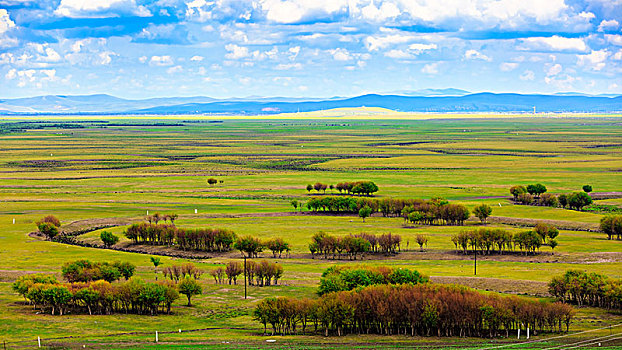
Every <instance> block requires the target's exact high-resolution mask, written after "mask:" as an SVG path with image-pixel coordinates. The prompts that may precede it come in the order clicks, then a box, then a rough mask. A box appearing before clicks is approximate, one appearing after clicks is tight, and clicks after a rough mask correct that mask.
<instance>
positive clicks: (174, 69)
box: [166, 66, 184, 74]
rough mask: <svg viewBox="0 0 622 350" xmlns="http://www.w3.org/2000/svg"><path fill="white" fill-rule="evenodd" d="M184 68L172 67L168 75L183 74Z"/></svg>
mask: <svg viewBox="0 0 622 350" xmlns="http://www.w3.org/2000/svg"><path fill="white" fill-rule="evenodd" d="M183 70H184V69H183V68H182V67H181V66H175V67H171V68H169V69H167V70H166V73H168V74H175V73H181V72H183Z"/></svg>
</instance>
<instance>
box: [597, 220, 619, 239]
mask: <svg viewBox="0 0 622 350" xmlns="http://www.w3.org/2000/svg"><path fill="white" fill-rule="evenodd" d="M600 230H601V231H603V232H604V233H605V234H606V235H607V239H609V240H611V239H613V237H614V236H615V237H616V238H617V239H618V240H622V215H607V216H605V217H603V218H602V219H600Z"/></svg>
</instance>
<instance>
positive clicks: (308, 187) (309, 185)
mask: <svg viewBox="0 0 622 350" xmlns="http://www.w3.org/2000/svg"><path fill="white" fill-rule="evenodd" d="M311 190H313V185H311V184H308V185H307V192H311Z"/></svg>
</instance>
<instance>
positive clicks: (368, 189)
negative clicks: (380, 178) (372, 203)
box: [307, 181, 378, 196]
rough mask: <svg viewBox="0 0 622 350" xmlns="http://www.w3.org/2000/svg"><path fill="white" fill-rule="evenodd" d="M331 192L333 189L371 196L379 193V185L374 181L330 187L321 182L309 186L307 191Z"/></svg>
mask: <svg viewBox="0 0 622 350" xmlns="http://www.w3.org/2000/svg"><path fill="white" fill-rule="evenodd" d="M329 188H330V190H331V192H332V191H333V189H336V190H337V191H339V193H347V194H358V195H363V194H364V195H366V196H369V195H371V194H372V193H375V192H378V185H376V184H375V183H374V182H373V181H355V182H339V183H338V184H337V185H329V184H325V183H321V182H316V183H315V184H314V185H311V184H308V185H307V191H308V192H311V191H312V190H316V191H317V192H320V191H322V192H324V193H326V190H327V189H329Z"/></svg>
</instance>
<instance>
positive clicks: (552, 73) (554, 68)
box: [546, 63, 563, 77]
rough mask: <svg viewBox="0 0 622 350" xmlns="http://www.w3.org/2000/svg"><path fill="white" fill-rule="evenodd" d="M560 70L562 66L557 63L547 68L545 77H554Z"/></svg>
mask: <svg viewBox="0 0 622 350" xmlns="http://www.w3.org/2000/svg"><path fill="white" fill-rule="evenodd" d="M562 69H563V68H562V65H561V64H559V63H556V64H554V65H552V66H551V67H549V69H548V70H547V72H546V76H547V77H552V76H555V75H557V74H559V73H561V71H562Z"/></svg>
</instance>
